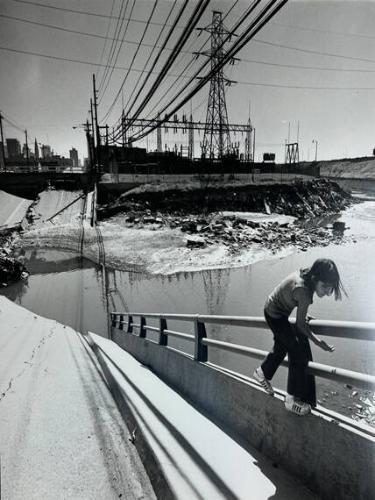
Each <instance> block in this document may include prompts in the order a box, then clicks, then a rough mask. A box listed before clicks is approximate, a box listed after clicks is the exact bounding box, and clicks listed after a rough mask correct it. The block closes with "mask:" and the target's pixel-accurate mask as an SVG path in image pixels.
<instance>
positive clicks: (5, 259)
mask: <svg viewBox="0 0 375 500" xmlns="http://www.w3.org/2000/svg"><path fill="white" fill-rule="evenodd" d="M16 239H17V232H16V231H2V232H0V288H2V287H5V286H7V285H9V284H10V283H14V282H16V281H19V280H20V279H27V277H28V276H29V273H28V271H27V269H26V267H25V265H24V264H23V262H22V258H18V259H16V258H15V257H12V253H13V245H14V242H15V241H16Z"/></svg>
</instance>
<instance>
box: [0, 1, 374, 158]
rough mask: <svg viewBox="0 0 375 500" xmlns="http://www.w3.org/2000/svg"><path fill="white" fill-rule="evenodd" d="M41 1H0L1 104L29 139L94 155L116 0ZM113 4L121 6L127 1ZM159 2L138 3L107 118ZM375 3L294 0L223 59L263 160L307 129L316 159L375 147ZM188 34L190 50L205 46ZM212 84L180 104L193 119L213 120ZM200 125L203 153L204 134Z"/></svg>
mask: <svg viewBox="0 0 375 500" xmlns="http://www.w3.org/2000/svg"><path fill="white" fill-rule="evenodd" d="M181 3H182V2H177V5H181ZM191 3H192V4H193V5H194V4H196V2H191ZM43 4H44V5H45V6H44V7H43V6H42V3H41V2H38V3H36V2H31V1H30V2H29V1H27V2H26V1H21V0H5V1H3V2H1V5H0V26H1V29H0V32H1V35H0V61H1V65H2V67H5V68H7V71H6V72H4V71H2V72H1V74H0V110H1V112H2V113H3V114H4V116H5V117H6V118H8V120H9V121H10V122H12V123H13V124H14V125H16V126H17V127H18V129H19V130H18V129H17V128H12V127H11V126H10V125H9V123H5V124H4V128H5V130H4V132H5V135H6V136H7V137H17V138H19V140H20V141H21V142H24V141H23V139H22V134H23V132H22V131H23V130H24V129H25V128H26V129H27V130H28V135H29V138H30V139H29V144H30V143H33V141H34V137H36V138H37V141H38V142H40V143H46V144H52V145H53V147H54V149H55V150H56V152H57V153H58V154H60V155H63V156H66V157H68V156H69V150H70V149H71V148H72V147H74V148H76V149H77V150H78V152H79V157H80V158H81V159H83V158H84V157H86V156H87V149H86V139H85V133H84V128H83V124H84V123H85V121H86V119H87V118H88V117H89V115H88V110H89V106H90V98H92V96H93V94H92V75H93V74H94V73H95V74H96V76H97V78H98V82H99V83H102V82H103V75H104V72H105V62H106V57H107V53H106V51H108V50H109V45H110V39H111V36H112V37H113V30H114V24H113V25H112V24H109V22H108V16H110V15H111V5H110V4H106V6H103V3H102V2H100V1H99V0H91V1H87V0H81V1H80V2H78V5H76V8H77V10H80V11H82V12H85V14H77V13H76V14H74V13H73V12H71V10H72V9H71V7H72V6H71V4H70V3H69V2H67V1H66V0H63V1H61V2H58V3H57V2H54V1H53V2H52V1H51V0H49V1H47V0H45V1H44V2H43ZM171 4H172V3H171V2H169V1H167V0H162V1H160V2H159V5H160V7H159V10H158V11H156V12H155V16H154V18H153V20H154V21H155V23H156V24H155V26H154V31H155V30H157V22H158V21H159V22H162V21H165V18H166V13H167V11H168V9H169V7H170V5H171ZM112 5H113V9H112V16H113V17H114V18H116V16H118V14H119V9H120V2H118V1H114V2H113V4H112ZM153 5H154V2H144V1H140V0H138V2H137V4H135V8H134V12H133V13H132V15H131V18H132V21H131V22H129V30H128V32H127V36H126V37H125V41H124V43H123V44H122V46H121V48H119V53H118V59H117V60H116V63H114V61H113V66H115V67H116V69H115V70H114V71H113V74H112V73H111V77H109V76H107V80H106V81H104V84H102V88H101V89H100V91H99V106H98V116H99V120H103V118H104V117H106V115H108V116H107V117H106V119H105V121H103V122H102V125H104V124H105V123H107V122H108V125H109V129H110V130H111V127H112V125H113V124H115V123H116V121H117V120H118V117H119V116H120V114H121V106H122V104H123V103H124V102H125V103H126V102H127V99H129V97H130V95H131V90H132V88H133V87H134V82H135V79H136V78H138V75H139V73H140V68H142V64H144V62H145V60H146V57H147V56H148V52H147V50H146V48H147V46H148V45H150V44H152V42H153V41H154V38H153V37H152V33H150V34H149V37H148V38H147V37H146V39H145V40H144V41H143V43H142V47H141V51H140V52H141V53H140V54H138V56H137V57H138V59H137V58H136V59H135V60H136V62H137V61H138V64H137V65H135V66H134V68H133V69H132V71H130V76H129V87H124V90H123V92H122V93H121V96H120V98H119V99H118V100H117V102H116V103H115V105H114V106H113V109H111V103H112V102H113V97H114V95H116V92H117V91H118V89H119V87H120V84H121V81H122V79H123V77H124V73H126V72H127V71H128V69H129V66H130V62H131V58H133V56H134V54H135V52H134V51H135V47H136V46H137V43H135V42H140V31H141V30H140V28H139V27H140V26H143V25H144V21H145V20H146V19H147V18H148V15H149V13H150V10H151V7H152V6H153ZM246 5H248V3H247V2H243V1H240V2H234V1H227V0H226V1H212V2H211V4H210V6H209V8H208V9H207V11H206V12H205V15H204V16H203V17H202V22H200V23H199V25H200V26H207V25H208V24H209V23H210V20H211V16H212V10H213V9H218V10H221V11H222V12H224V13H227V12H229V11H230V9H231V7H233V11H232V12H230V15H228V18H227V19H226V21H225V23H226V24H227V25H228V26H231V24H232V22H233V20H234V19H236V16H237V17H238V16H239V15H240V13H241V12H243V10H244V8H245V6H246ZM47 6H49V7H47ZM374 14H375V3H374V2H362V1H355V2H352V1H349V0H348V1H341V2H336V1H315V2H312V1H301V0H294V1H293V0H291V1H289V2H288V3H287V4H286V6H285V7H284V8H282V9H281V10H280V12H279V13H278V14H277V15H276V16H275V18H274V19H272V21H271V22H270V23H269V24H268V25H266V26H265V27H264V28H263V29H262V30H261V31H260V32H259V34H257V35H256V37H255V38H254V39H253V40H251V41H250V42H249V43H248V44H247V45H246V46H245V47H244V48H243V49H242V50H241V51H240V53H239V54H238V57H239V59H240V61H238V62H236V63H235V64H234V65H233V66H232V65H230V66H228V67H226V68H225V72H226V74H227V76H228V78H230V79H231V80H234V81H236V82H237V83H236V84H233V85H231V86H230V87H227V88H226V99H227V107H228V119H229V122H231V123H246V122H247V120H248V116H249V109H250V110H251V111H250V116H251V120H252V123H253V126H254V127H255V128H256V154H255V159H256V160H259V159H260V158H261V157H262V154H263V153H264V152H275V153H276V161H277V162H281V161H283V158H284V143H285V140H286V139H287V138H288V136H289V139H290V141H295V140H297V138H298V141H299V144H300V157H301V159H302V160H313V159H315V155H317V158H318V159H333V158H342V157H359V156H371V154H372V151H373V148H374V147H375V137H374V133H373V130H374V129H375V123H374V122H375V118H374V117H375V105H374V103H373V99H372V97H373V95H374V90H375V56H374V47H375V37H374V35H373V34H372V32H373V29H372V22H371V20H372V19H374V17H375V16H374ZM231 16H232V17H231ZM136 20H138V21H136ZM140 20H143V24H140ZM83 33H86V34H83ZM88 33H91V35H90V36H89V35H88ZM154 34H155V33H154ZM106 35H109V38H107V46H106V45H105V39H106ZM196 38H197V40H198V41H199V43H201V39H200V38H199V37H196ZM108 40H109V41H108ZM150 42H151V43H150ZM160 43H161V42H159V45H160ZM190 46H191V48H190V51H193V50H194V49H195V48H196V46H195V45H194V46H193V44H190ZM186 50H189V43H188V44H187V45H186ZM36 54H37V55H36ZM200 60H201V59H200ZM78 61H80V62H78ZM103 68H104V69H103ZM167 83H168V80H167V82H166V85H167ZM99 88H100V86H99ZM166 88H167V87H164V89H166ZM207 94H208V87H207V86H206V87H205V88H204V89H203V90H202V91H201V92H200V93H199V94H197V96H195V97H194V98H193V101H192V103H191V105H186V106H185V108H183V109H182V110H181V111H180V112H179V113H180V114H181V115H182V114H183V113H186V114H190V111H193V116H194V119H195V120H197V121H204V120H205V111H206V105H207ZM108 110H110V112H109V113H108ZM73 127H75V128H73ZM196 135H197V136H196V144H195V155H196V156H198V155H199V141H200V140H201V137H199V136H198V134H196ZM232 140H234V141H235V140H236V138H235V137H234V138H233V139H232ZM147 144H148V146H149V148H150V149H155V147H156V136H155V134H154V135H152V136H149V137H148V138H147V139H144V140H143V142H140V143H136V145H137V146H140V147H146V146H147Z"/></svg>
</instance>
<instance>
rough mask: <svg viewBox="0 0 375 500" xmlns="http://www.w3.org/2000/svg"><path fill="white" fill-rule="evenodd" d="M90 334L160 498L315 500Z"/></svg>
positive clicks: (129, 358)
mask: <svg viewBox="0 0 375 500" xmlns="http://www.w3.org/2000/svg"><path fill="white" fill-rule="evenodd" d="M89 335H90V338H91V340H92V342H93V343H94V349H95V351H96V352H97V355H98V357H99V359H100V360H101V363H102V365H103V367H104V370H105V373H106V376H107V378H108V380H109V383H110V386H111V388H112V390H113V392H114V394H115V397H116V401H117V403H118V405H119V406H120V408H122V414H123V415H124V417H125V418H126V419H127V421H128V422H131V427H132V428H134V429H136V432H135V433H134V442H135V445H136V446H137V447H138V448H139V449H140V452H141V454H143V458H144V461H145V466H146V468H147V470H148V472H149V475H150V477H151V481H153V484H154V488H155V491H156V493H157V495H158V498H161V499H163V500H166V499H171V498H175V499H180V500H195V499H196V500H198V499H199V500H229V499H231V500H232V499H233V500H235V499H236V500H248V499H251V500H265V499H267V498H276V497H277V498H278V499H280V500H293V499H297V498H298V499H299V498H303V499H304V500H310V499H313V498H315V499H316V498H317V497H316V496H315V495H313V494H312V493H311V492H310V491H309V490H308V489H307V488H306V487H304V486H302V485H301V484H300V483H299V482H298V481H297V480H295V479H294V478H292V477H291V476H290V475H288V474H287V473H286V472H284V471H283V470H281V469H279V468H277V465H276V464H272V462H271V461H270V460H268V459H266V458H265V457H264V456H262V455H261V454H260V453H259V452H257V451H256V450H255V448H252V449H251V450H250V449H247V450H245V449H244V448H243V447H242V446H240V445H239V444H238V443H237V442H236V441H235V440H234V439H232V438H231V437H229V436H228V435H227V434H226V433H225V432H224V431H223V430H222V429H221V428H220V427H218V426H217V425H215V424H214V423H213V422H212V421H210V420H209V419H208V418H207V417H205V416H204V415H203V414H202V413H200V412H199V411H198V410H197V409H196V408H195V407H193V406H192V405H190V404H189V403H188V402H187V401H186V400H185V399H184V398H183V397H181V396H180V395H179V394H178V393H177V392H175V391H173V389H171V387H170V386H168V385H167V384H166V383H164V382H163V381H162V380H161V379H160V378H159V377H158V376H157V375H155V373H154V372H153V371H152V370H151V369H150V368H149V367H147V366H145V365H143V364H142V363H140V362H139V361H137V360H136V359H135V358H134V357H133V356H131V355H130V354H128V353H127V352H125V351H124V350H122V349H121V348H120V347H119V346H118V345H116V344H115V343H114V342H112V341H110V340H107V339H104V338H102V337H99V336H98V335H95V334H92V333H90V334H89ZM201 384H203V385H204V384H205V380H203V379H202V380H201ZM233 411H234V412H236V411H237V409H236V408H235V407H233Z"/></svg>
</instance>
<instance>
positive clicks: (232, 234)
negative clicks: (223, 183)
mask: <svg viewBox="0 0 375 500" xmlns="http://www.w3.org/2000/svg"><path fill="white" fill-rule="evenodd" d="M233 189H234V187H233V186H227V188H226V189H224V188H223V187H217V186H216V187H215V188H213V187H212V188H211V189H210V190H207V191H206V195H205V196H204V195H203V193H202V192H201V190H199V189H198V190H197V189H191V190H189V189H186V188H185V189H183V190H181V191H179V192H177V191H176V190H165V189H163V190H162V191H157V190H156V189H155V187H154V186H153V188H152V189H151V191H148V190H147V189H145V186H142V189H138V190H137V189H135V190H132V191H131V192H127V193H124V194H123V195H121V196H120V198H119V199H118V200H117V201H116V202H115V203H112V204H110V205H105V206H102V207H100V208H99V209H98V218H100V219H104V218H105V217H108V216H113V215H114V214H117V215H116V217H120V218H121V219H122V222H124V221H125V225H126V226H127V227H132V228H139V229H141V228H147V229H161V228H162V227H170V228H179V229H180V230H181V231H182V232H184V233H186V244H187V246H188V247H191V248H202V247H206V246H208V245H215V244H224V245H225V246H226V247H228V250H229V251H230V252H232V253H235V252H239V251H241V250H244V249H247V248H249V246H251V245H252V244H260V245H262V246H263V247H265V248H268V249H270V250H271V251H272V252H273V253H275V252H277V251H278V250H280V249H281V248H283V247H286V246H290V245H293V246H295V247H297V248H298V249H300V250H302V251H306V250H307V249H308V248H309V247H312V246H318V245H319V246H327V245H329V244H330V243H341V242H343V240H344V239H345V240H348V238H349V236H344V231H345V227H344V225H343V223H337V222H335V223H334V224H333V225H325V226H321V227H319V226H318V225H317V224H315V223H311V222H310V223H308V224H306V221H311V220H314V219H316V218H317V217H321V216H327V215H329V214H334V213H336V214H337V213H339V212H340V211H341V210H342V209H344V208H346V207H347V206H349V205H350V204H351V203H353V199H352V198H351V196H350V195H349V194H348V193H346V192H345V191H343V190H342V189H341V188H340V187H339V186H338V185H337V184H335V183H332V182H329V181H326V180H321V179H319V180H313V181H310V182H307V183H301V182H296V183H294V184H289V185H272V186H256V188H255V189H254V186H253V185H252V186H247V187H246V186H238V185H237V186H236V188H235V191H233ZM199 196H200V206H199V209H198V207H197V203H198V202H197V197H199ZM225 210H228V211H229V210H230V211H241V212H242V213H248V212H263V213H265V214H268V215H270V214H272V213H274V214H280V215H281V214H284V215H289V216H294V217H297V220H296V221H294V222H292V223H291V222H285V223H284V222H283V223H278V222H255V221H253V220H251V218H249V217H245V216H243V217H242V216H236V215H227V216H224V215H223V214H222V213H221V212H220V211H225Z"/></svg>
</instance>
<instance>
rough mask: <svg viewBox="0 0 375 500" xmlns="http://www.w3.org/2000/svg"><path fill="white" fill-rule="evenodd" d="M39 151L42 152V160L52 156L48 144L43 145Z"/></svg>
mask: <svg viewBox="0 0 375 500" xmlns="http://www.w3.org/2000/svg"><path fill="white" fill-rule="evenodd" d="M41 150H42V158H43V159H46V158H51V156H52V149H51V146H48V144H43V145H42V147H41Z"/></svg>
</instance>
